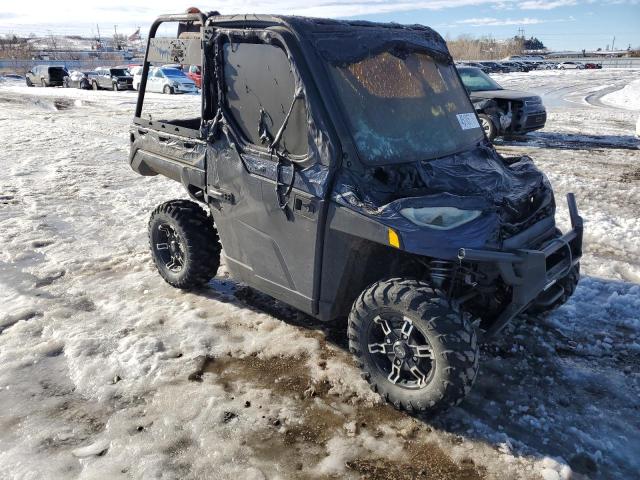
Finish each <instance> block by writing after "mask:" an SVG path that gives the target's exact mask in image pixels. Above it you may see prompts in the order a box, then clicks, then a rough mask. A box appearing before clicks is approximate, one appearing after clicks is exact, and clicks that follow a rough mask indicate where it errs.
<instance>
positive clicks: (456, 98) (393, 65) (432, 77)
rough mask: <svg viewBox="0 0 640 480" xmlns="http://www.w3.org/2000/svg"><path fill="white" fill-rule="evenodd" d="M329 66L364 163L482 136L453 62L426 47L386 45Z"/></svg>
mask: <svg viewBox="0 0 640 480" xmlns="http://www.w3.org/2000/svg"><path fill="white" fill-rule="evenodd" d="M330 72H331V75H332V77H333V79H334V81H335V83H336V87H337V89H336V90H337V92H338V97H339V98H340V100H341V101H342V103H343V106H344V111H345V114H346V116H347V118H348V122H349V126H350V128H351V132H352V135H353V137H354V140H355V143H356V145H357V147H358V150H359V153H360V155H361V156H362V157H363V160H364V161H366V162H368V163H375V164H386V163H398V162H410V161H417V160H428V159H432V158H437V157H441V156H444V155H448V154H451V153H455V152H459V151H462V150H464V149H467V148H470V147H471V146H473V145H474V144H475V143H477V142H479V141H481V140H482V138H483V136H482V129H481V128H480V126H479V124H478V121H477V118H476V116H475V113H474V110H473V106H472V105H471V103H470V101H469V98H468V97H467V93H466V91H465V90H464V88H462V85H460V82H459V80H458V76H457V75H456V72H455V67H454V66H453V65H449V64H445V63H443V62H436V61H435V60H434V59H433V58H432V57H431V56H430V55H428V54H427V53H422V52H411V53H406V52H405V53H399V52H396V51H394V52H393V53H392V52H390V51H384V52H381V53H378V54H376V55H374V56H370V57H367V58H364V59H361V60H358V61H356V62H353V63H347V64H341V65H332V66H331V67H330Z"/></svg>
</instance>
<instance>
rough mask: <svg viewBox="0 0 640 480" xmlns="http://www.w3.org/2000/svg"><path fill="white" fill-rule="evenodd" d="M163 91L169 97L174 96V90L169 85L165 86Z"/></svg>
mask: <svg viewBox="0 0 640 480" xmlns="http://www.w3.org/2000/svg"><path fill="white" fill-rule="evenodd" d="M162 91H163V92H164V93H165V94H167V95H173V88H171V87H170V86H169V85H165V86H164V88H163V89H162Z"/></svg>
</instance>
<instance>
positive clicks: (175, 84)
mask: <svg viewBox="0 0 640 480" xmlns="http://www.w3.org/2000/svg"><path fill="white" fill-rule="evenodd" d="M171 86H172V87H179V86H180V84H179V83H178V82H171Z"/></svg>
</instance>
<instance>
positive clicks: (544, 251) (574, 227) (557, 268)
mask: <svg viewBox="0 0 640 480" xmlns="http://www.w3.org/2000/svg"><path fill="white" fill-rule="evenodd" d="M567 204H568V207H569V215H570V218H571V230H569V231H568V232H567V233H565V234H564V235H562V236H561V237H559V238H556V239H554V240H552V241H551V242H549V243H548V244H546V245H545V246H544V247H543V248H541V249H540V250H529V249H517V250H513V251H506V252H505V251H495V250H480V249H466V248H461V249H460V251H459V253H458V258H459V259H460V261H462V260H466V261H472V262H478V263H483V262H487V263H493V264H495V265H496V266H497V268H498V270H499V272H500V276H501V277H502V280H503V281H504V283H505V284H506V285H509V286H510V287H511V288H512V292H513V294H512V299H511V303H510V304H509V305H508V306H507V307H506V308H505V310H504V311H503V312H502V313H501V314H500V315H499V316H498V318H497V319H496V320H495V321H494V323H493V324H492V325H491V327H489V329H488V330H487V332H486V333H485V335H484V336H485V337H490V336H492V335H495V334H496V333H498V332H499V331H500V330H501V329H502V328H503V327H504V326H505V325H506V324H507V323H508V322H509V321H510V320H511V319H512V318H513V317H515V316H516V315H518V314H519V313H521V312H522V311H524V310H525V309H526V308H527V307H528V306H529V305H530V304H531V303H532V302H533V301H534V300H536V298H538V297H539V296H541V295H543V294H545V293H547V292H549V291H550V289H552V288H554V286H555V287H556V289H557V288H558V286H556V285H555V284H556V282H557V281H558V280H559V279H560V278H562V277H564V276H565V275H566V274H567V273H568V272H569V270H570V269H571V267H573V266H574V265H575V264H577V263H578V262H579V261H580V258H581V257H582V233H583V220H582V217H581V216H580V215H579V213H578V207H577V205H576V200H575V197H574V195H573V193H569V194H567ZM560 294H562V292H559V293H558V294H557V295H555V296H554V295H544V296H545V298H546V301H547V302H548V303H551V302H553V301H554V300H555V299H556V298H558V296H559V295H560Z"/></svg>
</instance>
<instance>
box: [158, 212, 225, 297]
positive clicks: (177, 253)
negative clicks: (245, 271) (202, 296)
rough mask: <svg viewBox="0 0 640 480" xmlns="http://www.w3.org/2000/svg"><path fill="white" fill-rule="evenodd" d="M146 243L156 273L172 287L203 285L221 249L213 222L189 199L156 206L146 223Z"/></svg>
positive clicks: (209, 277) (216, 268) (214, 273)
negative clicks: (147, 229) (147, 226)
mask: <svg viewBox="0 0 640 480" xmlns="http://www.w3.org/2000/svg"><path fill="white" fill-rule="evenodd" d="M149 244H150V248H151V256H152V258H153V261H154V263H155V264H156V267H157V268H158V272H159V273H160V275H161V276H162V278H164V279H165V281H166V282H167V283H168V284H169V285H172V286H174V287H176V288H183V289H189V288H195V287H199V286H202V285H205V284H206V283H208V282H209V280H211V279H212V278H213V277H215V275H216V272H217V271H218V267H219V266H220V250H221V246H220V240H219V239H218V233H217V231H216V229H215V227H214V225H213V219H212V218H211V217H210V216H209V215H207V213H206V212H205V211H204V210H203V209H202V208H201V207H200V206H199V205H198V204H196V203H194V202H191V201H189V200H171V201H169V202H166V203H163V204H162V205H160V206H158V207H156V209H155V210H154V211H153V213H152V214H151V218H150V220H149Z"/></svg>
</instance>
